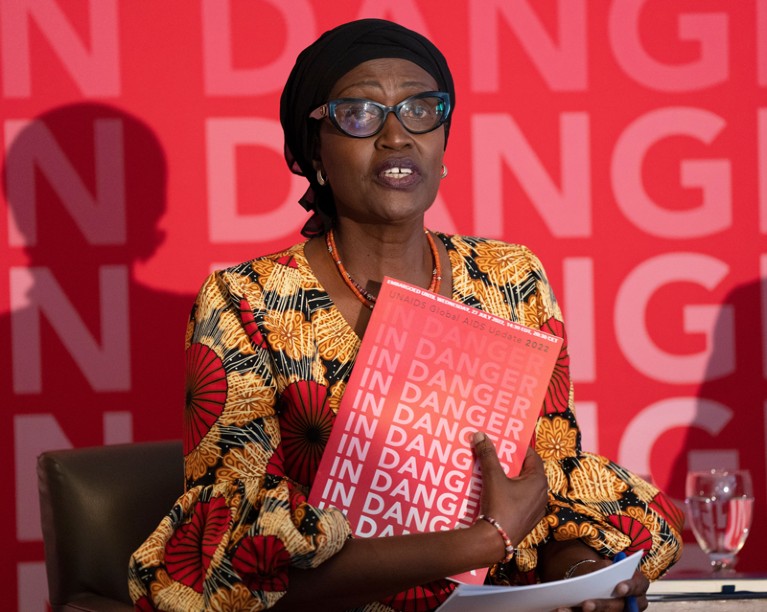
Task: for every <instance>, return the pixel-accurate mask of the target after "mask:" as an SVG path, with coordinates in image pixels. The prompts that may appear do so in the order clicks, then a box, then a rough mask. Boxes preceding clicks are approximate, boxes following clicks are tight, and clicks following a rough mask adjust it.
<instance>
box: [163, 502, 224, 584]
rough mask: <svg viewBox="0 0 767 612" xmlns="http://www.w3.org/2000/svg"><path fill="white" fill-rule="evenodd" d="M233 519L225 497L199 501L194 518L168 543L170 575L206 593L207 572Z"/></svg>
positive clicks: (166, 558) (177, 531)
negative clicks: (204, 582)
mask: <svg viewBox="0 0 767 612" xmlns="http://www.w3.org/2000/svg"><path fill="white" fill-rule="evenodd" d="M230 521H231V514H230V512H229V508H228V507H227V505H226V500H225V499H224V498H223V497H213V498H212V499H210V500H209V501H198V502H197V504H196V505H195V507H194V512H193V513H192V516H191V517H190V519H189V520H188V521H187V522H186V523H184V524H182V525H181V526H179V527H178V528H177V529H176V531H175V532H174V533H173V535H172V536H171V537H170V539H169V540H168V543H167V544H166V545H165V566H166V568H167V569H168V575H169V576H170V577H171V578H173V579H174V580H177V581H178V582H180V583H182V584H185V585H186V586H188V587H190V588H192V589H194V590H195V591H197V592H198V593H202V583H203V578H204V577H205V572H207V571H208V567H209V566H210V563H211V561H212V559H213V553H214V552H215V550H216V547H217V546H218V545H219V542H220V541H221V537H222V536H223V535H224V534H225V533H226V531H227V529H228V528H229V523H230Z"/></svg>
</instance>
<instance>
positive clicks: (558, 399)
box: [541, 317, 570, 414]
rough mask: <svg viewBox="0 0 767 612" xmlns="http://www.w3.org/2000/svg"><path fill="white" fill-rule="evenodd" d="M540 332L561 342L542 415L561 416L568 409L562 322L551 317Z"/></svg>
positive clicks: (567, 374) (567, 367)
mask: <svg viewBox="0 0 767 612" xmlns="http://www.w3.org/2000/svg"><path fill="white" fill-rule="evenodd" d="M541 331H545V332H546V333H549V334H551V335H553V336H558V337H560V338H562V340H563V342H562V348H561V349H560V351H559V357H557V361H556V363H555V364H554V373H553V374H552V375H551V381H550V383H549V386H548V389H546V397H545V398H544V400H543V410H542V412H543V414H555V413H556V414H562V413H564V412H567V410H569V408H570V406H569V402H570V355H569V353H568V352H567V334H566V333H565V325H564V323H562V321H559V320H557V319H555V318H553V317H552V318H551V319H549V320H548V321H546V322H545V323H544V324H543V325H542V326H541Z"/></svg>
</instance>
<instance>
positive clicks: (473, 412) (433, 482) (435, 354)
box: [309, 277, 562, 583]
mask: <svg viewBox="0 0 767 612" xmlns="http://www.w3.org/2000/svg"><path fill="white" fill-rule="evenodd" d="M561 345H562V339H561V338H558V337H556V336H552V335H550V334H547V333H545V332H541V331H539V330H536V329H531V328H529V327H526V326H524V325H520V324H518V323H513V322H511V321H507V320H505V319H502V318H499V317H496V316H494V315H491V314H488V313H486V312H483V311H481V310H478V309H476V308H472V307H470V306H466V305H465V304H461V303H459V302H456V301H453V300H450V299H447V298H445V297H443V296H441V295H438V294H436V293H432V292H430V291H427V290H424V289H420V288H418V287H416V286H413V285H410V284H408V283H404V282H401V281H397V280H394V279H391V278H388V277H387V278H385V279H384V282H383V285H382V287H381V291H380V293H379V296H378V300H377V302H376V306H375V308H374V309H373V312H372V315H371V318H370V322H369V324H368V327H367V330H366V332H365V336H364V338H363V340H362V343H361V345H360V350H359V354H358V356H357V361H356V364H355V366H354V370H353V371H352V374H351V376H350V378H349V382H348V384H347V386H346V390H345V392H344V395H343V398H342V400H341V403H340V406H339V409H338V415H337V417H336V422H335V424H334V425H333V429H332V431H331V434H330V438H329V440H328V443H327V446H326V447H325V451H324V453H323V456H322V460H321V461H320V466H319V468H318V471H317V475H316V477H315V480H314V484H313V486H312V489H311V492H310V495H309V502H310V503H311V504H313V505H316V506H319V507H321V508H323V507H326V506H334V507H336V508H338V509H340V510H342V511H343V512H344V513H345V514H346V515H347V517H348V518H349V520H350V522H351V524H352V527H353V531H354V535H355V536H356V537H362V538H369V537H379V536H388V535H399V534H404V533H413V532H427V531H438V530H445V529H453V528H456V527H468V526H470V525H471V524H472V523H473V522H474V520H475V518H476V516H477V514H478V513H479V497H480V491H481V474H480V472H479V464H478V463H477V462H475V460H474V456H473V453H472V449H471V444H470V441H471V436H472V435H473V433H474V432H475V431H484V432H485V433H486V434H487V436H488V437H489V438H490V439H491V440H493V442H494V443H495V446H496V450H497V451H498V456H499V459H500V461H501V464H502V465H503V467H504V469H505V471H506V473H507V475H509V476H516V475H517V474H518V473H519V470H520V468H521V465H522V461H523V460H524V457H525V453H526V451H527V447H528V446H529V444H530V439H531V437H532V434H533V430H534V428H535V423H536V420H537V418H538V415H539V412H540V409H541V406H542V404H543V399H544V396H545V394H546V389H547V387H548V384H549V380H550V378H551V374H552V372H553V369H554V365H555V363H556V360H557V357H558V356H559V352H560V349H561ZM475 463H476V465H475ZM484 574H485V571H477V572H470V573H469V574H465V575H461V576H460V577H454V578H455V579H457V580H460V581H464V582H472V583H481V582H482V581H483V580H484Z"/></svg>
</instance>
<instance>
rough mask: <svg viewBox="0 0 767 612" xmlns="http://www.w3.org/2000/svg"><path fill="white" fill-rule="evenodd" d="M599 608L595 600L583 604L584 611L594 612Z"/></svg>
mask: <svg viewBox="0 0 767 612" xmlns="http://www.w3.org/2000/svg"><path fill="white" fill-rule="evenodd" d="M596 609H597V604H595V603H594V602H593V601H587V602H586V603H584V604H583V612H594V610H596Z"/></svg>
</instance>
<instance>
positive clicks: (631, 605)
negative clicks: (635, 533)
mask: <svg viewBox="0 0 767 612" xmlns="http://www.w3.org/2000/svg"><path fill="white" fill-rule="evenodd" d="M625 558H626V553H625V552H623V551H621V552H619V553H618V554H617V555H615V556H614V557H613V563H618V561H623V559H625ZM626 609H627V610H628V612H639V604H638V603H637V598H636V597H634V596H633V595H632V596H630V597H626Z"/></svg>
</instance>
